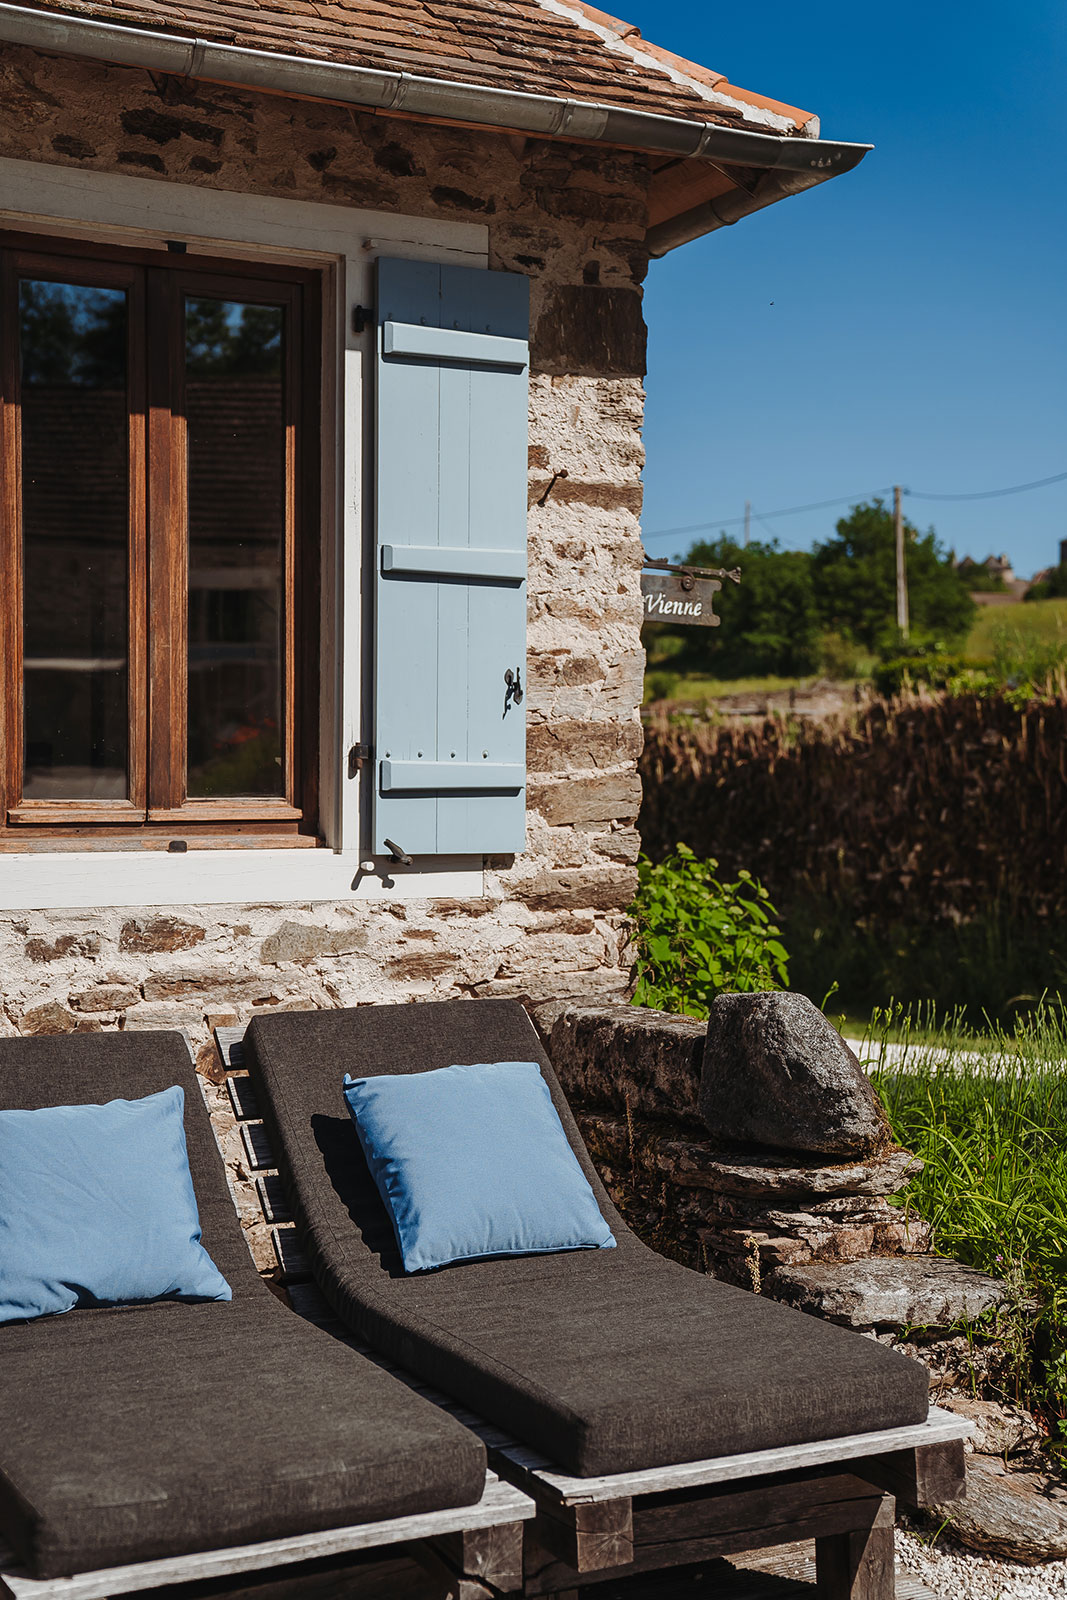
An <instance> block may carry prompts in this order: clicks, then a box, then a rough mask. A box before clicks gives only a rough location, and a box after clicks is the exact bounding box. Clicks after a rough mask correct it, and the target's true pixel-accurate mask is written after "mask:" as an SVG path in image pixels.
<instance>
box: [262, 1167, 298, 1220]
mask: <svg viewBox="0 0 1067 1600" xmlns="http://www.w3.org/2000/svg"><path fill="white" fill-rule="evenodd" d="M256 1194H257V1195H258V1196H259V1206H260V1210H261V1211H262V1212H263V1216H264V1218H265V1219H266V1221H267V1222H292V1220H293V1219H292V1216H291V1214H290V1211H289V1202H288V1200H287V1199H286V1197H285V1187H284V1185H283V1183H282V1180H281V1178H279V1176H278V1174H277V1173H276V1172H268V1173H265V1174H264V1173H261V1174H260V1176H259V1177H258V1178H257V1179H256Z"/></svg>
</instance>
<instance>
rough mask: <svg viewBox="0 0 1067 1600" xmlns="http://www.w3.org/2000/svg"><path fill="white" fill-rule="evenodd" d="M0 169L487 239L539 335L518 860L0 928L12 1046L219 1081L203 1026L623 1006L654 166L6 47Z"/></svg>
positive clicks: (18, 917) (634, 796)
mask: <svg viewBox="0 0 1067 1600" xmlns="http://www.w3.org/2000/svg"><path fill="white" fill-rule="evenodd" d="M0 154H3V155H5V156H8V157H15V158H19V159H23V160H38V161H45V162H49V163H52V164H60V165H64V166H67V167H70V168H74V169H85V170H94V171H105V172H118V173H126V174H132V175H136V176H141V177H145V176H149V177H152V176H154V177H157V178H158V179H159V181H160V182H167V181H168V180H174V181H180V182H182V183H184V184H195V185H201V186H204V187H206V188H215V189H221V190H229V191H235V190H236V191H243V192H246V193H248V192H260V193H265V194H270V195H272V196H275V197H290V198H292V199H298V200H312V201H319V202H326V203H331V204H334V205H337V206H358V207H370V208H373V209H376V210H386V211H391V212H398V213H403V214H410V215H417V216H422V217H435V218H448V219H452V220H461V221H471V222H481V223H484V224H486V225H487V227H488V230H489V241H490V259H489V264H490V266H492V267H496V268H502V269H506V270H509V271H517V272H523V273H526V274H527V275H529V277H530V279H531V290H532V326H533V355H532V363H531V399H530V453H529V463H530V465H529V499H530V518H529V534H530V568H529V585H528V592H529V596H530V601H529V656H528V694H527V710H528V723H529V790H528V795H529V799H528V806H529V816H528V843H527V849H526V851H525V853H524V854H523V855H522V856H520V857H519V858H517V860H515V862H514V863H510V862H509V861H502V862H498V863H494V862H492V861H491V862H490V863H489V866H490V871H489V872H488V873H487V875H486V886H487V887H486V894H485V898H484V899H482V900H478V901H443V900H426V901H410V900H409V901H405V902H402V903H399V902H388V901H358V902H356V901H353V902H336V903H334V902H331V903H328V904H321V903H318V904H310V903H309V904H303V905H294V904H284V905H271V904H256V905H252V906H249V905H236V906H230V907H209V908H197V907H196V906H184V907H180V908H166V909H164V908H154V909H153V908H144V909H141V910H135V911H130V910H104V911H99V912H85V911H78V912H70V913H65V912H62V911H54V910H53V911H42V912H37V913H34V912H29V913H27V912H19V913H17V914H16V913H9V912H0V984H2V995H0V1003H2V1011H0V1030H2V1031H6V1032H27V1033H28V1032H42V1031H60V1032H65V1031H73V1030H76V1029H94V1030H95V1029H99V1028H112V1027H116V1026H117V1027H124V1026H125V1027H173V1026H180V1027H185V1028H187V1029H188V1030H189V1031H190V1032H191V1034H192V1035H193V1037H194V1039H195V1040H196V1041H197V1043H198V1045H199V1046H201V1048H202V1061H203V1063H204V1065H205V1067H206V1066H207V1065H208V1063H209V1062H210V1059H211V1056H210V1051H209V1050H208V1049H207V1029H208V1025H209V1021H211V1020H216V1019H221V1018H227V1019H229V1018H232V1017H233V1016H234V1015H236V1016H237V1017H240V1018H244V1017H247V1016H248V1015H250V1014H251V1013H252V1012H253V1011H255V1010H258V1009H262V1008H267V1007H276V1006H333V1005H345V1004H353V1003H356V1002H360V1001H372V1000H378V1001H381V1000H398V1001H402V1000H409V999H413V998H418V997H422V996H449V995H484V994H531V995H535V996H536V995H539V994H549V993H561V992H562V993H568V992H569V993H573V992H575V991H577V990H587V989H593V988H597V989H600V990H603V991H612V990H615V991H618V990H619V989H621V988H622V987H623V985H624V984H625V968H626V958H625V955H624V952H623V944H624V939H625V920H624V917H623V915H622V908H623V907H624V906H625V905H626V904H627V902H628V900H629V899H630V896H631V894H632V891H633V886H634V882H635V873H634V866H633V863H634V860H635V858H636V855H637V850H638V836H637V833H636V830H635V827H634V821H635V818H636V815H637V809H638V802H639V798H640V784H639V779H638V777H637V772H636V760H637V756H638V753H639V750H640V745H641V731H640V723H639V720H638V712H637V707H638V705H639V703H640V699H641V681H642V671H643V663H644V658H643V653H642V650H641V644H640V624H641V599H640V585H639V574H640V566H641V559H642V550H641V545H640V538H639V528H638V515H639V511H640V504H641V479H640V473H641V467H642V461H643V452H642V445H641V421H642V406H643V386H642V381H641V380H642V374H643V372H644V324H643V321H642V317H641V290H640V284H641V280H642V278H643V275H644V272H645V267H646V262H647V258H646V252H645V247H644V223H645V192H646V184H647V176H648V173H647V167H646V164H645V160H644V158H643V157H642V156H640V155H638V154H630V153H624V152H619V153H613V152H611V151H603V150H599V151H598V150H591V149H585V148H582V147H578V146H569V145H564V144H558V143H553V142H548V141H539V140H527V139H522V138H519V137H515V136H506V135H500V134H488V133H479V132H473V131H470V130H465V129H459V128H449V127H432V126H424V125H420V124H418V123H416V122H414V121H407V120H403V119H397V118H387V117H381V116H375V115H370V114H366V115H364V114H361V113H356V112H353V111H352V110H351V109H350V108H345V107H340V106H331V105H320V104H314V103H309V102H303V101H296V100H288V99H284V98H281V97H277V96H270V95H265V94H257V93H251V92H247V91H244V90H238V89H230V88H225V87H217V86H212V85H207V84H197V83H187V84H176V83H175V82H173V81H170V80H159V81H156V80H154V79H153V77H152V76H150V75H149V74H148V73H147V72H142V71H140V70H133V69H126V68H119V67H107V66H103V65H100V64H94V63H88V62H79V61H76V60H72V59H67V58H62V57H58V56H48V55H41V54H38V53H36V52H34V51H30V50H22V49H18V48H13V47H5V50H4V52H3V56H2V58H0ZM560 469H565V471H566V474H567V476H566V477H561V478H560V479H559V480H558V481H557V482H556V484H555V486H554V487H553V488H552V491H551V493H550V495H549V496H548V498H547V500H546V501H545V504H544V505H541V504H540V501H541V499H542V498H543V497H544V494H545V490H546V489H547V488H548V486H549V483H550V481H551V478H552V475H553V474H554V473H555V472H557V471H559V470H560ZM2 861H3V858H2V856H0V872H2V870H3V868H2ZM116 868H117V870H121V860H120V859H119V860H117V861H116Z"/></svg>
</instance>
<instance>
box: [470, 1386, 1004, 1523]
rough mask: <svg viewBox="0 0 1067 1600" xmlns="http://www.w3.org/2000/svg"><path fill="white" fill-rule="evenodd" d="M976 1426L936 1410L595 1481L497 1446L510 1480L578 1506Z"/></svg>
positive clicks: (895, 1446)
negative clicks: (899, 1422)
mask: <svg viewBox="0 0 1067 1600" xmlns="http://www.w3.org/2000/svg"><path fill="white" fill-rule="evenodd" d="M973 1432H974V1427H973V1424H971V1423H969V1422H967V1421H966V1419H965V1418H963V1417H956V1416H953V1415H952V1413H951V1412H949V1411H941V1410H939V1409H938V1408H937V1407H936V1406H935V1407H932V1408H931V1410H930V1414H929V1416H928V1417H927V1420H926V1421H925V1422H917V1423H913V1424H909V1425H908V1426H906V1427H902V1428H884V1429H880V1430H879V1431H877V1432H874V1433H857V1434H850V1435H848V1436H846V1437H845V1438H841V1439H819V1440H814V1441H813V1442H811V1443H810V1444H792V1445H780V1446H776V1447H775V1448H774V1449H772V1450H752V1451H749V1452H747V1453H746V1454H744V1455H733V1456H718V1457H716V1458H714V1459H712V1460H709V1461H682V1462H679V1463H678V1464H677V1465H675V1466H670V1467H647V1468H643V1469H642V1470H640V1471H637V1472H617V1473H612V1474H610V1475H608V1476H604V1477H597V1478H578V1477H573V1476H571V1475H570V1474H568V1473H562V1472H557V1471H555V1470H553V1468H552V1467H551V1465H550V1464H549V1462H548V1461H547V1460H546V1458H545V1457H544V1456H543V1455H541V1454H540V1452H538V1451H536V1450H530V1449H528V1448H527V1447H526V1446H525V1445H521V1444H514V1445H507V1446H503V1447H498V1452H499V1457H500V1461H499V1467H498V1470H500V1471H501V1472H506V1473H507V1474H508V1476H510V1477H511V1479H512V1482H514V1483H520V1482H522V1481H523V1480H525V1479H528V1480H529V1483H530V1486H531V1487H530V1489H529V1491H528V1492H530V1493H536V1494H537V1495H538V1497H539V1498H548V1499H553V1500H555V1501H556V1502H558V1504H560V1505H579V1504H581V1503H582V1502H583V1501H598V1500H614V1499H616V1498H617V1497H618V1496H620V1495H631V1496H632V1495H638V1494H658V1493H660V1492H662V1491H665V1490H670V1489H685V1488H697V1487H700V1486H701V1485H703V1484H713V1483H730V1482H732V1481H733V1480H734V1479H737V1478H757V1477H764V1476H766V1475H768V1474H770V1473H773V1472H792V1471H795V1470H797V1469H799V1468H803V1467H820V1466H830V1465H833V1464H835V1463H836V1462H844V1461H855V1460H857V1459H858V1458H860V1457H862V1456H882V1455H886V1454H888V1453H890V1452H893V1451H899V1450H913V1449H917V1448H919V1447H921V1446H924V1445H931V1444H943V1443H945V1442H946V1441H948V1440H952V1439H966V1438H969V1437H970V1435H971V1434H972V1433H973Z"/></svg>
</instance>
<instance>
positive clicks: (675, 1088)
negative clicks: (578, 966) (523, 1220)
mask: <svg viewBox="0 0 1067 1600" xmlns="http://www.w3.org/2000/svg"><path fill="white" fill-rule="evenodd" d="M733 998H734V997H731V999H733ZM736 998H737V999H744V1000H748V999H749V998H750V997H747V996H746V997H736ZM761 998H766V999H774V1000H777V1001H787V1000H788V1001H794V1000H795V1001H796V1007H795V1009H796V1010H797V1011H798V1012H799V1013H800V1015H801V1017H802V1019H803V1021H804V1023H805V1025H811V1023H812V1017H811V1016H809V1013H813V1008H810V1005H809V1002H807V1001H803V999H802V997H799V996H798V997H792V996H777V997H761ZM722 1003H723V1002H717V1005H719V1004H722ZM802 1008H803V1009H802ZM727 1009H728V1008H727ZM529 1010H530V1014H531V1016H532V1018H533V1020H534V1023H535V1025H536V1026H537V1028H538V1030H539V1031H540V1033H541V1036H542V1038H543V1039H544V1041H545V1044H546V1048H547V1049H548V1051H549V1054H550V1055H551V1058H552V1062H553V1065H554V1066H555V1068H556V1071H557V1073H558V1074H559V1077H560V1080H561V1082H562V1084H563V1087H564V1089H565V1090H566V1092H567V1095H568V1097H569V1098H570V1099H571V1101H572V1103H573V1104H574V1106H575V1108H576V1111H577V1115H578V1122H579V1125H580V1127H581V1130H582V1133H583V1135H584V1137H585V1139H586V1142H587V1143H588V1145H589V1148H590V1151H591V1152H592V1154H593V1157H594V1159H595V1161H596V1163H597V1167H598V1169H599V1171H600V1173H601V1175H602V1177H603V1178H604V1180H605V1182H606V1184H607V1185H608V1188H609V1190H610V1191H611V1194H612V1197H613V1198H614V1199H615V1201H616V1203H617V1204H618V1205H619V1206H620V1209H622V1211H623V1213H624V1214H625V1215H626V1217H627V1218H628V1220H629V1221H630V1222H631V1224H632V1225H633V1226H634V1227H635V1228H636V1230H637V1231H638V1232H639V1233H641V1234H642V1235H643V1236H644V1237H645V1238H646V1239H647V1240H648V1242H649V1243H651V1244H652V1245H654V1246H655V1247H656V1248H657V1249H659V1250H661V1251H663V1253H664V1254H667V1255H672V1256H674V1257H676V1259H678V1260H680V1261H682V1262H684V1263H685V1265H687V1266H691V1267H695V1268H697V1269H698V1270H702V1271H707V1272H711V1273H713V1274H714V1275H715V1276H716V1277H719V1278H723V1279H725V1280H727V1281H728V1282H731V1283H736V1284H738V1285H740V1286H741V1287H743V1288H746V1289H755V1290H756V1291H757V1292H759V1293H764V1294H770V1295H773V1296H774V1297H775V1298H777V1299H780V1300H784V1301H786V1302H788V1303H790V1304H793V1305H797V1306H800V1307H802V1308H803V1309H804V1310H808V1311H812V1312H815V1313H817V1314H819V1315H822V1316H825V1317H828V1318H830V1319H831V1320H833V1321H836V1322H841V1323H844V1324H846V1325H848V1326H850V1327H855V1328H861V1329H864V1330H867V1331H870V1332H877V1333H878V1334H879V1336H884V1337H887V1338H890V1339H896V1338H897V1337H898V1336H899V1334H900V1330H901V1329H902V1328H904V1327H914V1326H918V1327H921V1328H925V1329H927V1330H931V1329H932V1330H935V1331H936V1332H937V1334H938V1337H937V1338H935V1339H934V1340H933V1341H932V1343H933V1344H934V1345H942V1344H945V1340H944V1339H943V1338H941V1337H940V1334H941V1331H942V1330H945V1329H948V1328H950V1327H952V1326H953V1325H955V1324H958V1323H962V1322H965V1321H968V1320H973V1319H975V1318H977V1317H979V1316H980V1315H981V1314H982V1313H983V1312H984V1311H986V1310H988V1309H990V1308H991V1307H993V1306H996V1305H997V1304H999V1303H1000V1301H1001V1298H1002V1290H1003V1286H1002V1285H1001V1284H999V1283H998V1282H996V1280H994V1279H991V1278H988V1277H986V1276H985V1275H984V1274H983V1273H980V1272H975V1271H973V1270H972V1269H970V1268H968V1267H963V1266H960V1265H959V1264H958V1263H956V1262H954V1261H947V1260H945V1259H943V1258H941V1257H938V1256H934V1255H932V1254H930V1251H931V1248H932V1244H933V1240H932V1235H931V1229H930V1227H929V1225H928V1224H927V1223H926V1222H925V1221H924V1220H923V1219H922V1218H921V1217H920V1216H918V1215H917V1214H916V1213H915V1212H914V1211H913V1210H910V1209H909V1208H907V1207H906V1206H904V1207H902V1206H900V1205H899V1204H891V1200H892V1198H893V1197H894V1196H897V1195H898V1194H899V1193H900V1191H901V1190H903V1189H904V1188H905V1187H906V1185H907V1182H908V1179H909V1177H910V1176H911V1175H912V1174H913V1173H914V1172H916V1171H918V1170H920V1169H921V1165H922V1163H921V1162H920V1161H918V1159H917V1158H916V1157H915V1156H913V1155H912V1154H911V1153H910V1152H909V1151H907V1150H902V1149H900V1148H899V1147H898V1146H894V1145H892V1144H889V1143H885V1142H883V1143H882V1144H881V1145H879V1147H878V1148H876V1149H874V1150H873V1151H872V1153H870V1154H869V1155H867V1156H865V1157H862V1158H859V1157H857V1156H855V1155H846V1154H845V1153H844V1152H841V1153H838V1154H834V1153H830V1154H827V1153H822V1154H819V1153H813V1152H810V1151H790V1150H788V1149H782V1148H781V1146H779V1147H777V1148H773V1149H772V1148H769V1147H761V1146H759V1145H756V1144H754V1143H752V1142H751V1141H747V1142H746V1141H735V1142H732V1143H731V1142H729V1141H727V1142H724V1141H723V1139H722V1138H721V1137H715V1136H713V1135H712V1134H711V1133H710V1132H709V1130H708V1126H707V1125H706V1123H705V1122H704V1120H702V1117H701V1114H700V1104H701V1092H700V1091H701V1080H702V1077H703V1078H704V1080H705V1093H706V1088H707V1082H708V1078H707V1075H706V1074H705V1072H704V1054H705V1045H706V1043H708V1044H709V1051H711V1050H713V1051H715V1052H716V1071H717V1072H718V1073H719V1074H720V1076H721V1073H722V1061H721V1059H719V1056H721V1048H720V1047H721V1045H722V1043H723V1041H722V1040H721V1039H720V1038H719V1036H718V1035H717V1034H716V1035H714V1036H713V1037H709V1026H708V1024H706V1023H703V1022H697V1021H694V1020H693V1019H692V1018H689V1017H680V1016H674V1015H671V1014H669V1013H665V1012H660V1011H651V1010H645V1009H638V1008H635V1007H632V1006H628V1005H625V1004H620V1003H617V1002H611V1001H608V1002H598V1001H596V1000H591V999H590V998H589V997H588V996H582V997H580V998H575V999H564V1000H561V999H552V1000H548V1001H543V1002H540V1003H531V1005H530V1006H529ZM818 1023H819V1025H820V1026H821V1027H822V1029H823V1030H824V1031H825V1032H826V1034H827V1040H828V1043H829V1044H830V1046H831V1047H832V1048H833V1049H835V1050H837V1051H839V1052H841V1051H842V1049H843V1047H842V1046H841V1045H840V1043H839V1042H838V1041H836V1040H835V1038H834V1036H833V1030H831V1029H830V1027H829V1024H828V1023H826V1022H825V1021H824V1019H821V1018H819V1019H818ZM714 1024H715V1015H714V1012H713V1024H712V1025H713V1026H714ZM735 1043H736V1040H735ZM815 1048H816V1049H817V1048H818V1046H817V1044H816V1046H815ZM753 1064H754V1063H753ZM763 1065H764V1068H766V1061H764V1062H763ZM850 1070H854V1071H855V1074H856V1079H857V1081H856V1085H855V1091H856V1098H857V1100H859V1101H860V1102H861V1109H862V1107H863V1105H865V1103H866V1101H868V1100H869V1099H870V1088H869V1086H868V1085H867V1083H866V1081H865V1079H864V1077H863V1074H862V1072H861V1070H860V1068H859V1064H858V1062H857V1063H855V1065H854V1069H850ZM731 1071H734V1072H736V1073H738V1074H740V1075H741V1076H743V1075H744V1073H745V1062H744V1059H743V1050H742V1051H739V1052H737V1053H735V1056H734V1057H733V1059H732V1061H731ZM712 1081H714V1074H713V1075H712ZM842 1082H843V1083H845V1082H846V1080H845V1079H844V1078H843V1079H842ZM761 1089H762V1092H763V1094H764V1095H765V1096H766V1099H767V1102H768V1103H767V1106H766V1110H767V1112H768V1118H767V1120H768V1122H769V1123H770V1124H774V1123H778V1122H781V1121H782V1120H783V1119H782V1117H781V1115H780V1112H781V1109H782V1108H781V1106H775V1105H773V1104H771V1103H770V1102H771V1101H773V1099H774V1096H775V1088H774V1085H773V1081H772V1080H771V1078H770V1077H765V1079H764V1082H763V1084H762V1086H761ZM784 1092H785V1095H786V1097H787V1098H788V1097H789V1096H795V1097H797V1098H798V1099H799V1098H802V1097H803V1086H802V1084H801V1083H800V1081H799V1074H798V1073H794V1074H793V1076H792V1079H791V1081H789V1082H788V1083H787V1086H786V1088H785V1091H784ZM845 1093H846V1090H845V1089H844V1088H843V1090H842V1096H843V1097H844V1096H845ZM878 1114H879V1115H881V1111H880V1108H879V1111H878ZM841 1120H842V1126H843V1127H844V1125H845V1124H847V1122H848V1118H847V1116H846V1117H844V1118H843V1119H841ZM845 1131H846V1133H847V1128H846V1129H845ZM845 1142H846V1143H847V1139H845ZM958 1342H959V1341H958V1340H953V1339H951V1338H950V1339H949V1340H948V1342H947V1346H946V1349H945V1350H944V1351H941V1353H940V1354H935V1355H931V1342H930V1341H927V1343H926V1344H925V1345H924V1351H923V1353H924V1357H925V1358H927V1359H928V1360H930V1361H931V1362H933V1363H934V1364H935V1365H936V1364H937V1363H938V1362H940V1363H941V1367H942V1370H944V1366H945V1362H944V1361H943V1360H942V1356H946V1357H947V1358H951V1360H952V1361H953V1362H955V1363H956V1366H957V1367H959V1368H960V1369H961V1370H962V1369H963V1365H964V1363H963V1361H962V1359H961V1352H960V1351H959V1350H958V1349H957V1343H958ZM964 1342H965V1341H964Z"/></svg>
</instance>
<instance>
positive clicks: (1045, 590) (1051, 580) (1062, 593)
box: [1023, 561, 1067, 600]
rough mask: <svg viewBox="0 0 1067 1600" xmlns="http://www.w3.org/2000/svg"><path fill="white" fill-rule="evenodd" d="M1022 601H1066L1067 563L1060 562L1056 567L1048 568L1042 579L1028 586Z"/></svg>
mask: <svg viewBox="0 0 1067 1600" xmlns="http://www.w3.org/2000/svg"><path fill="white" fill-rule="evenodd" d="M1023 599H1024V600H1067V561H1061V562H1060V564H1059V566H1058V567H1050V568H1049V569H1048V571H1047V572H1046V573H1045V575H1044V577H1043V578H1039V579H1038V581H1037V582H1036V583H1032V584H1031V585H1030V587H1029V589H1027V591H1026V593H1025V595H1024V596H1023Z"/></svg>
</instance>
